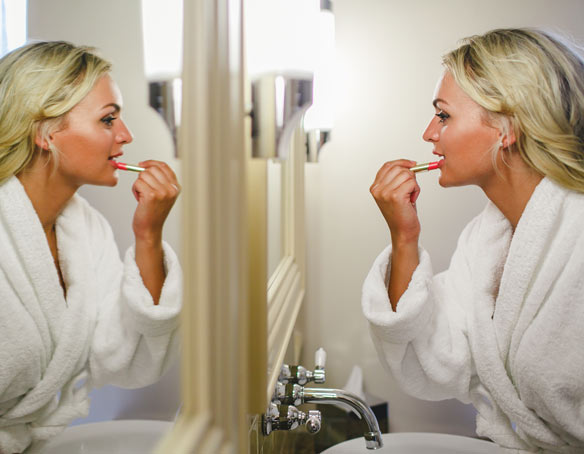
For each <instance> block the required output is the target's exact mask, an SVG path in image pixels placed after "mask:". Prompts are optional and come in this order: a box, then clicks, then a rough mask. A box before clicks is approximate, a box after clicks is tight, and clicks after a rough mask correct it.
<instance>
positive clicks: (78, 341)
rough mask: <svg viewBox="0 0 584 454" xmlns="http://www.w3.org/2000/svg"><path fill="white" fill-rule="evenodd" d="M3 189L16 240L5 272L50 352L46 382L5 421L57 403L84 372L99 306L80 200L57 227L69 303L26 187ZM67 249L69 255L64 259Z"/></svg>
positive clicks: (9, 184) (0, 202)
mask: <svg viewBox="0 0 584 454" xmlns="http://www.w3.org/2000/svg"><path fill="white" fill-rule="evenodd" d="M0 191H1V197H0V219H1V225H0V228H2V229H4V230H5V233H6V234H7V236H8V238H9V239H10V241H11V245H4V246H3V248H2V249H3V251H5V252H6V253H7V255H5V256H3V257H2V260H3V261H5V260H11V263H10V266H3V271H4V272H5V273H6V277H7V279H8V281H9V282H11V284H12V285H13V288H14V289H15V291H16V292H17V293H18V295H19V297H20V301H21V302H22V304H23V305H24V306H26V309H27V311H28V313H29V315H30V316H31V317H32V318H33V319H34V321H35V323H36V325H37V327H38V332H39V335H40V336H41V338H42V340H43V346H44V348H45V350H44V352H43V357H42V361H43V364H42V366H43V370H44V372H43V375H42V379H41V381H40V382H39V383H38V384H37V385H36V386H35V387H34V388H33V389H32V390H30V391H29V392H28V393H27V394H26V396H25V397H24V398H23V399H22V400H21V401H19V402H18V404H17V405H15V406H14V407H13V408H11V409H10V410H9V411H7V412H6V413H5V414H4V415H2V419H17V418H19V417H23V416H25V415H31V414H32V413H34V412H35V411H37V410H39V409H41V408H42V407H44V406H45V405H47V404H49V403H51V400H53V399H54V396H55V393H54V390H55V389H61V388H62V387H63V386H65V385H66V384H67V382H69V381H70V379H71V377H74V376H75V375H76V374H78V373H79V372H80V371H81V370H82V368H83V367H84V365H85V362H86V359H87V352H88V348H89V341H88V339H89V338H90V336H91V329H92V328H91V327H90V324H89V320H92V319H93V318H94V316H92V314H91V312H92V311H95V304H91V302H90V299H89V297H90V295H91V293H92V292H91V285H89V286H88V285H87V283H88V282H91V279H88V277H89V276H88V275H87V274H88V270H87V269H86V266H84V264H85V263H87V261H86V260H85V259H84V257H86V254H88V253H89V248H88V245H87V243H86V241H87V240H88V239H87V238H83V237H82V233H81V232H83V231H84V230H83V229H82V228H81V226H79V225H77V222H80V221H76V220H75V216H72V215H71V214H72V212H73V211H74V210H75V209H76V204H77V203H76V202H77V200H76V197H78V196H74V198H73V199H72V200H71V201H70V202H69V203H68V204H67V206H66V207H65V209H64V210H63V212H62V214H61V215H60V216H59V218H58V219H57V226H56V229H57V230H56V233H57V243H58V247H59V255H60V256H59V260H60V266H61V267H62V272H63V277H64V280H65V282H66V284H67V301H66V302H65V299H64V295H63V289H62V288H61V285H60V281H59V276H58V274H57V270H56V267H55V265H54V262H53V256H52V254H51V251H50V249H49V246H48V243H47V240H46V236H45V233H44V230H43V228H42V225H41V223H40V220H39V218H38V216H37V214H36V212H35V210H34V207H33V206H32V203H31V201H30V199H29V198H28V196H27V194H26V192H25V190H24V187H23V186H22V184H21V183H20V181H19V180H18V179H17V178H16V177H12V178H10V179H9V180H8V181H6V182H5V183H4V184H2V185H1V186H0ZM65 243H67V246H66V247H65ZM64 250H67V251H69V255H64V253H63V251H64ZM9 256H10V258H9ZM87 289H90V290H89V291H88V290H87ZM93 294H95V293H93Z"/></svg>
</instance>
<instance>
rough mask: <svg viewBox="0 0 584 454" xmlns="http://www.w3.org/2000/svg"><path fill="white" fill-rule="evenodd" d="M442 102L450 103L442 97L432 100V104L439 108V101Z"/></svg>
mask: <svg viewBox="0 0 584 454" xmlns="http://www.w3.org/2000/svg"><path fill="white" fill-rule="evenodd" d="M439 102H441V103H442V104H448V103H447V102H446V101H444V100H443V99H442V98H436V99H435V100H434V101H432V105H433V106H434V107H435V108H436V109H438V103H439Z"/></svg>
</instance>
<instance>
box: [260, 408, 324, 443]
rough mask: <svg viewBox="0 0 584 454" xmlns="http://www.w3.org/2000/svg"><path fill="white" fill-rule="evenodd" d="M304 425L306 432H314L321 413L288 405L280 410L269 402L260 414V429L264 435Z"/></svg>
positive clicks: (318, 423) (316, 429) (318, 427)
mask: <svg viewBox="0 0 584 454" xmlns="http://www.w3.org/2000/svg"><path fill="white" fill-rule="evenodd" d="M302 425H305V426H306V430H307V431H308V433H311V434H315V433H317V432H318V431H319V430H320V427H321V415H320V411H318V410H310V411H309V412H308V414H307V413H305V412H303V411H300V410H298V409H297V408H296V407H294V406H292V405H289V406H287V407H282V410H281V409H280V408H279V407H278V406H277V405H276V404H275V403H271V404H270V405H269V407H268V410H267V412H266V413H265V414H264V415H263V416H262V430H263V433H264V435H269V434H270V433H272V432H273V431H274V430H294V429H296V428H297V427H299V426H302Z"/></svg>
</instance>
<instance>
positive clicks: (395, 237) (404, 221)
mask: <svg viewBox="0 0 584 454" xmlns="http://www.w3.org/2000/svg"><path fill="white" fill-rule="evenodd" d="M415 164H416V163H415V162H413V161H409V160H405V159H400V160H397V161H391V162H386V163H385V164H384V165H383V166H382V167H381V169H379V172H377V176H376V177H375V181H374V182H373V184H372V185H371V188H370V192H371V194H372V195H373V197H374V198H375V202H377V206H378V207H379V209H380V210H381V213H382V214H383V217H384V218H385V221H386V222H387V225H388V226H389V230H390V232H391V243H392V253H391V267H390V273H389V285H388V288H387V293H388V296H389V301H390V303H391V307H392V309H393V310H394V311H395V310H397V303H398V301H399V299H400V298H401V296H402V295H403V293H404V292H405V291H406V289H407V288H408V285H409V283H410V281H411V279H412V275H413V274H414V271H415V269H416V267H417V266H418V264H419V263H420V258H419V255H418V238H419V236H420V221H419V219H418V213H417V211H416V200H417V199H418V196H419V195H420V187H419V186H418V183H417V182H416V178H415V177H414V174H413V172H411V171H410V170H409V169H410V167H413V166H414V165H415Z"/></svg>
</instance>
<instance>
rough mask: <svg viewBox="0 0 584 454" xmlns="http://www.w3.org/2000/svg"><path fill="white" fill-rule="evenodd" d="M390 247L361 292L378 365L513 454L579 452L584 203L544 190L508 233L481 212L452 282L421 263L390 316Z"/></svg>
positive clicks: (497, 215)
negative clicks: (449, 404)
mask: <svg viewBox="0 0 584 454" xmlns="http://www.w3.org/2000/svg"><path fill="white" fill-rule="evenodd" d="M390 264H391V247H388V248H387V249H386V250H385V251H383V252H382V253H381V255H380V256H379V257H378V258H377V259H376V261H375V263H374V265H373V267H372V269H371V271H370V273H369V275H368V276H367V278H366V280H365V282H364V286H363V299H362V306H363V312H364V314H365V316H366V317H367V319H368V320H369V322H370V328H371V334H372V338H373V342H374V344H375V346H376V348H377V351H378V354H379V358H380V360H381V362H382V363H383V364H384V366H385V367H386V368H387V369H388V370H389V371H390V373H391V374H392V375H393V376H394V377H395V379H396V380H397V381H398V382H399V383H400V384H401V386H402V387H403V389H404V390H405V391H406V392H408V393H409V394H411V395H413V396H416V397H419V398H423V399H428V400H440V399H446V398H458V399H459V400H461V401H462V402H465V403H469V402H471V403H472V404H473V405H474V406H475V407H476V409H477V411H478V416H477V433H478V434H479V435H481V436H484V437H488V438H490V439H492V440H493V441H495V442H496V443H497V444H499V445H500V446H501V447H503V448H505V449H507V450H509V452H557V453H576V452H578V453H582V452H584V195H582V194H578V193H575V192H572V191H569V190H566V189H564V188H562V187H560V186H558V185H557V184H555V183H553V182H552V181H550V180H548V179H543V180H542V181H541V183H540V184H539V185H538V186H537V188H536V190H535V191H534V193H533V195H532V197H531V199H530V200H529V203H528V204H527V206H526V208H525V210H524V213H523V215H522V217H521V219H520V221H519V223H518V225H517V228H516V230H515V233H514V234H513V231H512V228H511V225H510V223H509V222H508V221H507V219H506V218H505V217H504V216H503V214H502V213H501V212H500V211H499V210H498V209H497V208H496V207H495V205H493V204H492V203H490V202H489V203H488V205H487V206H486V208H485V210H484V211H483V212H482V213H481V214H480V215H479V216H477V217H476V218H475V219H474V220H472V221H471V222H470V223H469V224H468V225H467V226H466V228H465V229H464V231H463V233H462V234H461V237H460V239H459V242H458V246H457V249H456V251H455V253H454V255H453V257H452V261H451V263H450V267H449V269H448V270H447V271H445V272H443V273H440V274H437V275H434V274H433V271H432V266H431V262H430V257H429V255H428V254H427V252H426V251H425V250H424V249H423V248H422V247H420V264H419V266H418V267H417V269H416V270H415V272H414V274H413V276H412V280H411V282H410V284H409V286H408V288H407V290H406V291H405V292H404V294H403V295H402V297H401V299H400V300H399V302H398V306H397V311H396V312H393V311H392V310H391V306H390V304H389V299H388V295H387V282H386V280H387V276H388V275H389V266H390Z"/></svg>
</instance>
